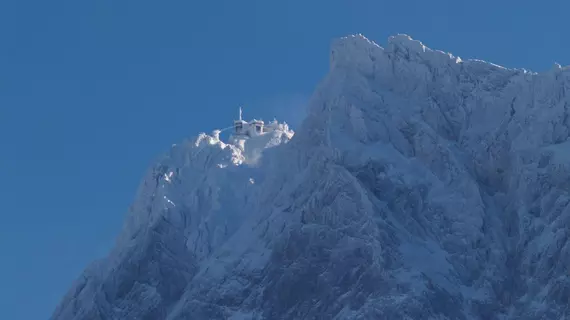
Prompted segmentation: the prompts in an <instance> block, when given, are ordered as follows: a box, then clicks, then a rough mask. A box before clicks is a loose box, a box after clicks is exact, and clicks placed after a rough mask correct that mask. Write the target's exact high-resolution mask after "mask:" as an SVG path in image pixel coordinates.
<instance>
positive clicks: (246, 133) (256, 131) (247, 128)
mask: <svg viewBox="0 0 570 320" xmlns="http://www.w3.org/2000/svg"><path fill="white" fill-rule="evenodd" d="M242 112H243V111H242V109H241V108H239V119H238V120H234V134H233V135H234V137H235V138H238V137H239V138H246V137H256V136H259V135H262V134H264V133H267V132H271V131H273V130H275V129H277V127H278V125H279V124H278V122H277V120H273V122H271V123H269V124H268V125H267V126H265V123H264V122H263V121H262V120H257V119H253V120H251V121H249V122H247V121H245V120H243V118H242V116H243V114H242Z"/></svg>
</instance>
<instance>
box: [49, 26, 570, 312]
mask: <svg viewBox="0 0 570 320" xmlns="http://www.w3.org/2000/svg"><path fill="white" fill-rule="evenodd" d="M567 92H570V70H569V69H568V68H561V67H560V66H555V67H554V68H553V69H552V70H551V71H549V72H547V73H543V74H537V73H532V72H529V71H526V70H512V69H506V68H503V67H500V66H497V65H493V64H490V63H486V62H483V61H478V60H467V61H462V60H461V59H459V58H457V57H454V56H453V55H451V54H447V53H444V52H441V51H435V50H431V49H429V48H427V47H425V46H424V45H423V44H422V43H420V42H418V41H415V40H412V39H411V38H409V37H408V36H405V35H398V36H394V37H391V38H390V39H389V40H388V45H387V46H386V47H385V48H382V47H380V46H378V45H376V44H375V43H373V42H371V41H369V40H367V39H366V38H364V37H363V36H351V37H346V38H342V39H339V40H337V41H335V42H334V43H333V45H332V50H331V67H330V72H329V74H328V75H327V76H326V78H325V79H324V80H323V82H322V83H321V84H320V86H319V87H318V89H317V91H316V92H315V93H314V95H313V97H312V99H311V101H310V105H309V115H308V117H307V119H306V120H305V121H304V122H303V124H302V126H301V128H299V130H298V131H297V133H296V134H295V136H294V137H293V138H292V139H291V141H289V139H290V138H291V136H292V132H290V131H289V130H288V129H287V128H284V127H281V129H280V130H277V131H275V132H274V133H272V134H271V136H266V137H264V139H267V140H264V141H257V142H252V143H251V144H250V147H251V148H253V149H255V150H263V152H262V153H256V152H252V150H253V149H250V150H249V151H247V150H242V149H240V147H239V146H237V145H233V144H225V143H223V142H221V141H219V140H218V139H216V137H210V136H207V135H200V136H199V137H198V138H197V139H195V140H194V141H191V142H186V143H183V144H182V145H180V146H175V147H173V148H172V150H171V152H170V154H169V155H168V156H167V157H165V159H163V160H162V161H159V163H158V164H157V165H155V166H154V167H153V168H152V169H151V170H150V172H149V173H148V174H147V176H146V178H145V179H144V180H143V182H142V185H141V187H140V190H139V193H138V196H137V199H136V201H135V203H134V204H133V206H132V208H131V209H130V210H129V214H128V218H127V221H126V224H125V228H124V230H123V232H122V234H121V235H120V237H119V240H118V242H117V246H116V247H115V249H114V250H113V251H112V252H111V253H110V254H109V256H108V258H106V259H105V260H103V261H100V262H96V263H94V264H93V265H92V266H90V267H89V268H88V269H87V270H86V271H85V273H84V275H82V276H81V278H80V279H79V280H78V281H77V282H76V284H75V285H74V286H73V288H71V289H70V291H69V293H68V294H67V295H66V297H64V299H63V301H62V302H61V304H60V305H59V306H58V308H57V309H56V311H55V313H54V315H53V317H52V319H54V320H67V319H172V320H176V319H564V318H565V317H568V316H570V311H569V310H568V307H567V305H568V302H569V298H570V281H569V278H568V275H569V271H570V270H568V269H569V268H570V242H569V241H568V233H569V232H568V228H567V227H566V226H567V225H568V222H570V192H569V190H570V140H568V137H569V136H570V120H569V117H568V115H569V110H568V108H569V103H570V96H569V94H568V93H567ZM283 142H287V143H283ZM273 146H275V147H273ZM245 148H246V149H247V144H246V146H245ZM251 154H256V155H260V154H261V158H260V159H256V161H254V162H251V161H249V162H248V161H247V160H248V159H247V158H248V157H250V156H249V155H251Z"/></svg>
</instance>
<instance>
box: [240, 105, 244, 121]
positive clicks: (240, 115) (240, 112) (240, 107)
mask: <svg viewBox="0 0 570 320" xmlns="http://www.w3.org/2000/svg"><path fill="white" fill-rule="evenodd" d="M242 112H243V110H242V109H241V107H239V121H242V117H241V115H242Z"/></svg>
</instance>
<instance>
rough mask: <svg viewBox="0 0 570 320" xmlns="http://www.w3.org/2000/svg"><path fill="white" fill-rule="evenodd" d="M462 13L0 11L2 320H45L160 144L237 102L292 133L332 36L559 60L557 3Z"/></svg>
mask: <svg viewBox="0 0 570 320" xmlns="http://www.w3.org/2000/svg"><path fill="white" fill-rule="evenodd" d="M198 3H199V4H198ZM469 3H476V5H471V6H470V5H466V4H467V2H463V1H411V0H410V1H324V0H322V1H316V0H315V1H306V0H304V1H298V0H293V1H291V0H288V1H187V0H185V1H178V0H171V1H147V0H137V1H134V0H123V1H116V0H97V1H71V0H68V1H57V0H56V1H30V0H18V1H1V2H0V147H1V149H0V150H1V151H0V202H1V204H0V215H1V217H0V218H1V219H0V257H1V260H0V310H1V311H0V314H1V318H2V319H10V320H19V319H25V320H28V319H30V320H34V319H47V318H48V317H49V316H50V315H51V312H52V310H53V309H54V307H55V306H56V304H57V303H58V301H59V300H60V298H61V296H62V295H63V294H64V293H65V292H66V290H67V288H68V287H69V286H70V284H71V282H72V281H73V280H74V279H75V278H76V277H77V276H78V275H79V274H80V272H81V271H82V269H83V268H84V267H85V266H86V265H87V264H88V263H89V262H90V261H92V260H93V259H95V258H97V257H101V256H103V255H104V254H105V253H106V252H107V251H108V250H109V248H110V246H111V245H112V243H113V241H114V238H115V236H116V235H117V234H118V232H119V230H120V227H121V225H122V221H123V217H124V213H125V212H126V209H127V207H128V206H129V204H130V202H131V201H132V199H133V196H134V192H135V190H136V187H137V185H138V183H139V180H140V178H141V177H142V174H143V172H144V171H145V169H146V168H147V167H148V165H149V164H150V163H151V161H152V160H153V159H154V158H156V157H157V156H158V155H159V154H160V153H161V152H163V151H165V150H167V149H168V147H169V146H170V145H171V144H173V143H177V142H179V141H181V140H182V139H183V138H184V137H187V136H191V135H194V134H196V133H198V132H200V131H208V132H209V131H211V130H212V129H214V128H220V127H225V126H227V125H228V124H230V121H231V120H232V119H233V118H234V117H235V116H236V114H237V106H238V105H244V106H245V116H257V117H263V118H265V119H268V118H272V117H273V116H274V115H276V116H278V118H280V119H285V120H289V121H290V122H292V124H293V125H294V124H296V123H297V122H298V121H299V120H298V118H299V117H298V116H297V115H295V114H294V113H298V112H301V110H302V106H303V102H304V100H306V99H307V97H308V96H309V95H310V94H311V92H312V90H313V88H314V87H315V85H316V84H317V83H318V81H319V80H320V79H321V78H322V77H323V76H324V75H325V73H326V72H327V68H328V59H329V57H328V51H329V43H330V41H331V39H332V38H334V37H339V36H344V35H347V34H352V33H363V34H365V35H366V36H367V37H369V38H371V39H373V40H375V41H376V42H378V43H380V44H384V43H385V42H386V39H387V37H388V36H389V35H392V34H396V33H407V34H410V35H411V36H412V37H414V38H416V39H419V40H421V41H423V42H424V43H426V44H427V45H428V46H430V47H432V48H436V49H443V50H446V51H451V52H453V53H454V54H456V55H459V56H461V57H463V58H478V59H483V60H488V61H492V62H494V63H497V64H502V65H505V66H508V67H524V68H528V69H532V70H535V71H544V70H547V69H549V68H550V67H551V65H552V64H553V63H554V62H555V61H556V62H559V63H561V64H563V65H564V64H570V41H569V40H570V31H569V30H570V29H569V28H568V25H567V14H568V12H570V4H569V3H568V1H558V2H555V1H528V2H527V3H525V2H520V1H497V0H495V1H481V0H480V1H477V2H469Z"/></svg>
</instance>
